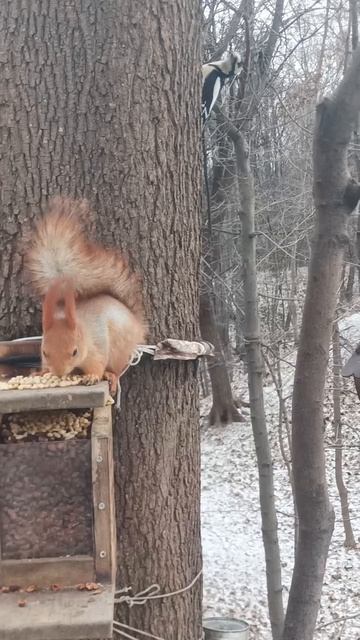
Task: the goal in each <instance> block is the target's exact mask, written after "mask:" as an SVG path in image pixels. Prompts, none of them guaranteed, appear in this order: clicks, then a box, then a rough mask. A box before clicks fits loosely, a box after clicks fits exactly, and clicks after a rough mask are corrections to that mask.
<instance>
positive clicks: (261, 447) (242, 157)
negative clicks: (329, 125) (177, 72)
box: [219, 112, 284, 640]
mask: <svg viewBox="0 0 360 640" xmlns="http://www.w3.org/2000/svg"><path fill="white" fill-rule="evenodd" d="M219 117H221V119H222V120H223V122H225V123H226V129H225V130H226V132H227V135H228V136H229V138H230V139H231V140H232V142H233V144H234V149H235V156H236V167H237V177H238V188H239V194H240V202H241V209H240V216H241V223H242V239H243V241H242V255H243V283H244V297H245V330H244V334H245V348H246V355H247V364H248V386H249V398H250V408H251V424H252V429H253V435H254V442H255V449H256V456H257V464H258V472H259V493H260V507H261V520H262V535H263V543H264V550H265V561H266V580H267V593H268V605H269V614H270V622H271V630H272V637H273V640H280V638H281V637H282V630H283V622H284V610H283V600H282V580H281V561H280V548H279V540H278V533H277V531H278V523H277V517H276V509H275V496H274V478H273V468H272V457H271V450H270V443H269V438H268V433H267V428H266V419H265V410H264V394H263V382H262V376H263V360H262V355H261V337H260V321H259V314H258V307H257V278H256V244H255V238H256V234H255V216H254V208H255V194H254V185H253V177H252V174H251V170H250V163H249V158H248V153H247V150H246V147H245V142H244V139H243V137H242V135H241V133H240V132H239V131H238V130H237V129H236V127H234V126H233V125H232V124H231V122H230V121H228V120H226V119H225V116H224V115H223V114H222V113H221V112H219Z"/></svg>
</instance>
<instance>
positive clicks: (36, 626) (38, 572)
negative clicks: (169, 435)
mask: <svg viewBox="0 0 360 640" xmlns="http://www.w3.org/2000/svg"><path fill="white" fill-rule="evenodd" d="M49 410H51V412H59V413H56V414H55V415H60V413H61V415H62V419H63V420H65V422H66V419H67V418H66V416H69V415H71V416H74V415H75V416H80V417H81V416H83V415H84V411H85V412H87V414H86V415H87V416H88V418H87V420H88V423H89V425H88V426H89V428H88V431H87V434H86V435H84V433H82V434H81V438H80V437H72V438H67V437H65V438H64V439H59V440H54V439H52V440H47V439H46V438H42V437H40V438H37V439H36V441H35V440H34V439H32V440H29V438H28V437H27V436H26V435H25V436H24V433H23V430H21V429H20V431H19V430H18V431H16V428H17V427H16V423H17V421H18V422H19V423H21V420H22V419H23V418H24V417H26V416H29V415H31V416H32V420H33V421H34V422H35V423H36V421H37V420H38V421H39V422H41V419H44V416H45V413H44V412H48V411H49ZM29 412H30V413H29ZM0 414H1V429H0V436H1V434H3V437H2V439H1V440H0V469H1V479H0V482H1V489H0V527H1V528H0V587H1V588H2V589H1V591H2V593H0V636H1V638H4V640H5V639H6V640H81V639H84V640H85V639H89V640H90V639H91V640H92V639H96V638H97V639H105V638H111V637H112V620H113V602H114V589H115V566H116V564H115V554H116V544H115V513H114V495H113V452H112V424H111V406H110V405H109V394H108V385H107V383H105V382H103V383H99V384H96V385H93V386H73V387H62V388H50V389H49V388H47V389H34V390H2V391H0ZM64 416H65V417H64ZM82 420H83V422H82V424H84V420H85V418H82ZM10 424H11V425H12V428H14V429H15V432H16V433H17V434H18V435H19V433H20V436H19V440H17V441H11V433H10V432H9V429H10V427H9V425H10ZM62 424H64V423H62ZM14 425H15V426H14ZM9 433H10V436H9ZM4 434H5V436H4ZM60 436H61V434H60ZM60 436H59V437H60ZM6 437H7V439H6ZM9 438H10V440H9ZM91 583H93V584H91ZM97 585H99V586H97ZM86 586H87V588H88V589H87V588H86ZM19 588H20V589H21V591H19ZM80 589H81V590H80Z"/></svg>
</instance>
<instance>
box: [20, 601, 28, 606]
mask: <svg viewBox="0 0 360 640" xmlns="http://www.w3.org/2000/svg"><path fill="white" fill-rule="evenodd" d="M26 605H27V602H26V600H19V602H18V607H26Z"/></svg>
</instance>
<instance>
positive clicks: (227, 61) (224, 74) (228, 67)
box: [202, 52, 242, 122]
mask: <svg viewBox="0 0 360 640" xmlns="http://www.w3.org/2000/svg"><path fill="white" fill-rule="evenodd" d="M241 67H242V62H241V57H240V55H239V54H238V53H235V52H232V53H229V54H228V55H227V56H226V58H224V59H223V60H217V61H215V62H208V63H206V64H203V66H202V76H203V86H202V117H203V121H204V122H205V121H206V120H207V119H208V117H209V115H210V113H211V111H212V109H213V107H214V104H215V102H216V101H217V99H218V97H219V94H220V91H221V89H222V88H223V86H224V84H225V82H226V80H229V79H231V78H233V77H234V76H236V75H237V74H238V73H239V72H240V71H241Z"/></svg>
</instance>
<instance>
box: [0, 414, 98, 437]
mask: <svg viewBox="0 0 360 640" xmlns="http://www.w3.org/2000/svg"><path fill="white" fill-rule="evenodd" d="M91 422H92V412H91V411H89V410H87V411H81V410H74V411H36V412H32V413H9V414H7V415H5V416H3V420H2V423H1V425H0V443H5V444H6V443H9V442H17V443H18V442H47V441H49V440H52V441H53V440H55V441H57V440H71V439H72V438H78V439H83V438H89V437H90V427H91Z"/></svg>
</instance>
